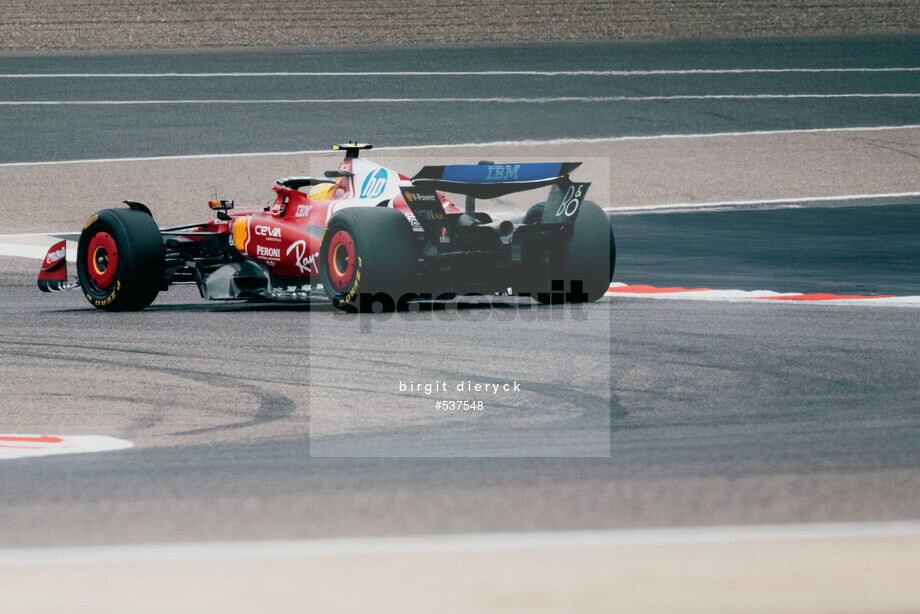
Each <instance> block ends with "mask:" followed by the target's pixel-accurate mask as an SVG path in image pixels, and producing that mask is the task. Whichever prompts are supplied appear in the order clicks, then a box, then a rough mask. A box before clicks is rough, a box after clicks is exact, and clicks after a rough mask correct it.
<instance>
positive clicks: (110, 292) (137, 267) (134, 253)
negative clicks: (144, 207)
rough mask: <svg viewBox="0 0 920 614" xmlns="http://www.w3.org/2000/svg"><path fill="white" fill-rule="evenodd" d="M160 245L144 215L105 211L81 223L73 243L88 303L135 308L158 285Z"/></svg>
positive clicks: (142, 304)
mask: <svg viewBox="0 0 920 614" xmlns="http://www.w3.org/2000/svg"><path fill="white" fill-rule="evenodd" d="M164 255H165V249H164V247H163V239H162V236H161V235H160V229H159V228H158V227H157V225H156V222H154V221H153V218H152V217H150V215H148V214H147V213H144V212H142V211H136V210H134V209H105V210H104V211H100V212H99V213H97V214H96V215H94V216H93V217H92V218H90V220H89V222H87V223H86V226H84V228H83V232H82V233H81V234H80V242H79V244H78V246H77V277H78V278H79V280H80V287H82V288H83V294H84V295H86V299H87V300H88V301H89V302H90V304H91V305H93V306H94V307H97V308H98V309H104V310H106V311H137V310H140V309H143V308H144V307H146V306H148V305H149V304H150V303H152V302H153V300H154V299H155V298H156V296H157V294H158V293H159V291H160V288H161V287H162V286H163V262H164V257H165V256H164Z"/></svg>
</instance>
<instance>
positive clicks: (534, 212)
mask: <svg viewBox="0 0 920 614" xmlns="http://www.w3.org/2000/svg"><path fill="white" fill-rule="evenodd" d="M545 208H546V203H545V202H542V203H537V204H536V205H534V206H533V207H531V208H530V209H528V210H527V213H525V214H524V223H525V224H536V223H537V222H539V221H540V220H541V219H543V209H545Z"/></svg>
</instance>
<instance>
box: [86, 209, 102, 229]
mask: <svg viewBox="0 0 920 614" xmlns="http://www.w3.org/2000/svg"><path fill="white" fill-rule="evenodd" d="M98 219H99V214H98V213H97V214H96V215H94V216H93V217H91V218H89V220H88V221H87V222H86V223H85V224H83V230H86V229H87V228H89V227H90V226H92V225H93V224H94V223H95V222H96V220H98Z"/></svg>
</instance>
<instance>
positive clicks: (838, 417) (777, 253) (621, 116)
mask: <svg viewBox="0 0 920 614" xmlns="http://www.w3.org/2000/svg"><path fill="white" fill-rule="evenodd" d="M736 45H738V46H737V47H736V46H733V44H731V43H713V44H690V43H686V44H675V45H645V46H643V45H625V46H606V47H603V46H601V47H598V46H595V47H591V48H585V47H581V46H559V47H545V48H544V47H534V48H530V49H527V50H525V51H522V52H517V51H506V52H504V53H497V52H496V51H495V49H490V48H477V49H470V50H464V51H462V52H456V51H452V52H449V53H448V52H442V51H438V50H428V53H426V54H418V53H417V52H415V51H412V52H409V51H398V50H382V51H380V52H379V53H377V54H374V55H373V56H371V55H364V54H361V53H360V52H357V51H355V52H337V53H334V54H333V53H321V52H301V51H296V52H284V51H272V52H261V53H252V52H238V53H237V52H233V53H212V54H209V53H193V54H187V55H182V56H181V62H180V61H179V60H177V59H176V56H169V55H160V54H149V55H136V56H135V55H116V56H106V57H94V56H80V57H77V58H71V57H59V56H37V57H30V58H12V59H11V58H3V59H2V60H0V66H2V70H0V73H11V72H19V73H23V72H36V73H39V72H44V73H57V72H71V71H74V70H79V72H93V71H100V72H106V71H112V72H135V71H151V72H152V71H161V70H174V69H175V66H176V65H177V64H180V63H181V66H182V70H183V71H186V70H188V71H196V70H220V71H224V70H233V71H243V70H291V69H292V66H294V65H296V66H297V69H298V70H346V71H355V70H361V69H368V70H388V69H391V67H392V65H393V64H394V63H397V64H398V65H399V67H400V68H405V67H406V66H407V65H408V66H409V68H412V69H425V70H459V69H471V70H480V69H482V68H484V67H485V66H488V68H489V69H493V70H495V69H508V70H520V69H532V68H533V65H534V64H539V65H540V67H541V69H546V70H555V69H563V70H578V69H587V70H610V69H622V68H624V67H626V68H627V69H686V68H738V67H741V68H749V67H770V68H774V67H815V66H818V67H852V66H859V67H878V68H883V67H889V68H890V67H909V66H920V52H918V49H920V46H918V45H916V39H876V40H861V41H856V42H853V41H830V42H823V43H821V44H815V43H797V42H790V41H779V42H771V43H744V44H736ZM541 53H542V55H541ZM397 60H399V61H398V62H397ZM257 79H258V78H254V77H253V78H247V79H246V80H244V81H242V82H240V83H235V84H231V85H229V86H228V85H227V84H221V85H220V86H219V88H220V92H215V91H214V90H213V89H208V90H207V91H194V90H193V89H187V90H185V89H183V90H182V91H178V90H177V88H179V87H188V88H199V87H205V86H202V85H200V84H198V83H197V82H191V81H181V80H179V81H169V82H168V83H166V84H148V83H147V82H146V81H144V83H143V87H145V88H151V89H146V90H144V91H143V92H141V91H140V90H139V88H140V87H141V86H140V85H137V84H130V85H134V86H135V87H126V86H122V85H117V86H114V87H113V85H112V84H111V83H107V82H105V81H104V80H98V79H88V80H86V81H85V82H84V81H80V83H81V84H85V85H79V84H77V85H74V84H71V83H65V82H58V81H57V80H56V79H51V80H48V81H39V80H22V81H19V80H9V81H3V82H2V89H0V91H2V92H3V96H4V98H5V99H7V100H18V101H23V100H52V99H61V98H62V97H65V96H71V97H73V98H80V99H90V98H92V99H96V100H101V99H119V100H126V99H130V98H138V97H145V98H149V99H162V98H163V97H164V96H167V95H168V96H169V97H175V98H177V99H178V98H192V97H196V96H204V95H207V96H208V97H209V98H211V97H213V96H214V95H215V93H219V94H220V95H221V97H224V96H225V95H227V91H229V90H232V91H233V92H234V94H238V95H240V96H241V97H257V96H256V93H257V91H258V93H259V94H260V95H261V94H265V92H266V90H267V91H268V92H270V94H269V95H270V96H271V97H273V98H274V97H286V96H296V97H303V96H305V95H306V93H309V95H310V97H313V96H314V88H315V81H308V82H305V83H303V84H294V85H290V87H293V88H295V90H294V91H291V92H290V93H284V92H280V91H279V87H282V86H284V87H287V85H285V84H284V83H282V84H281V85H279V83H278V81H279V80H277V79H276V80H273V81H271V82H270V83H267V84H266V87H265V88H264V89H261V90H260V89H259V88H258V87H255V84H256V83H257V82H258V81H257ZM592 79H593V78H592ZM630 79H633V80H628V79H627V80H626V81H625V82H624V81H621V80H618V78H617V79H614V78H611V77H605V78H603V79H599V80H598V81H597V82H596V83H595V82H592V81H585V82H582V81H579V82H578V84H579V85H578V86H577V87H578V88H581V89H582V90H584V91H589V92H590V95H592V96H619V95H622V94H623V93H624V92H626V93H628V94H630V95H632V94H641V95H649V94H657V93H663V92H665V91H666V93H667V94H668V95H671V94H673V93H675V92H691V91H692V92H694V93H718V92H736V91H744V92H759V93H764V92H766V91H768V90H769V92H771V93H776V92H789V91H797V92H801V91H808V92H812V93H815V92H819V93H822V94H823V93H828V92H832V91H833V92H841V91H845V92H850V93H866V92H870V91H873V92H888V93H891V92H902V93H903V92H908V93H909V92H918V91H920V78H918V74H917V73H904V72H899V73H890V74H889V73H881V74H876V73H870V74H867V75H853V74H840V73H821V74H820V75H819V76H817V77H816V76H814V75H811V76H802V75H800V74H797V73H783V74H779V75H778V74H775V73H770V74H769V75H763V74H758V73H753V74H744V75H721V76H718V75H715V76H714V75H701V76H699V75H698V76H697V77H693V78H691V76H690V75H670V76H668V75H659V76H656V77H655V78H654V79H647V80H645V79H646V78H642V79H639V78H637V77H631V78H630ZM637 79H639V80H637ZM280 81H285V80H280ZM330 81H331V83H330V85H329V86H328V87H329V88H330V89H329V90H325V89H324V90H323V93H322V94H321V96H322V97H327V96H333V95H334V96H350V95H352V94H353V93H360V94H361V95H374V96H376V95H378V94H380V91H381V88H385V87H390V86H389V83H390V81H389V80H388V79H377V80H376V81H374V80H373V79H372V78H368V79H367V80H364V79H363V78H362V79H361V80H354V79H353V80H351V81H350V82H348V83H345V84H343V83H341V82H338V85H336V82H335V80H334V79H330ZM325 82H326V80H325V78H324V83H325ZM120 83H122V82H121V81H119V84H120ZM184 83H188V85H187V86H185V85H183V84H184ZM310 83H313V85H310ZM558 83H559V82H558V81H552V80H551V82H550V83H549V85H550V86H551V87H552V88H557V87H559V84H558ZM11 84H12V85H11ZM483 84H486V81H480V79H479V78H478V77H477V78H475V79H473V80H472V85H469V84H464V83H460V82H458V81H456V80H448V81H447V82H434V81H430V80H426V79H409V80H408V82H407V83H403V84H401V85H399V86H393V89H392V90H390V91H389V92H388V93H387V95H388V96H390V95H392V96H397V95H399V96H403V95H405V92H406V91H407V90H408V89H413V90H414V91H413V96H431V95H437V96H443V95H450V96H456V95H464V96H465V95H468V94H467V91H468V89H469V88H473V89H476V91H475V92H474V93H473V95H475V96H482V95H485V94H486V93H487V91H488V92H491V91H494V88H496V87H502V88H507V89H506V90H505V91H504V92H503V93H502V94H501V95H503V96H504V95H507V96H542V95H545V89H546V87H542V86H541V85H540V84H535V83H534V82H533V80H532V79H531V78H529V77H523V76H511V77H505V78H502V79H500V80H497V81H496V82H491V83H488V87H480V86H481V85H483ZM378 86H379V87H378ZM79 87H87V88H89V89H88V90H87V91H77V89H75V88H79ZM206 87H208V88H212V86H210V85H208V86H206ZM325 87H326V86H325V85H324V88H325ZM55 88H57V89H55ZM155 88H163V89H162V90H161V91H157V90H156V89H155ZM336 88H338V89H336ZM416 88H418V89H416ZM451 88H453V89H451ZM368 90H372V91H368ZM627 90H628V91H627ZM77 94H79V95H77ZM281 94H283V96H281ZM488 95H492V94H488ZM443 104H447V103H439V105H443ZM451 104H452V105H453V103H451ZM477 105H479V103H457V104H456V105H454V106H451V107H449V108H448V107H443V106H438V105H432V104H428V105H420V106H418V107H415V106H412V104H409V105H408V106H403V105H401V104H396V103H394V104H393V106H392V108H384V107H375V109H376V110H375V111H373V113H368V115H367V116H364V115H362V114H361V110H360V109H355V108H353V107H349V108H348V109H344V108H343V109H336V108H327V107H326V106H324V105H311V106H310V107H309V109H305V108H304V105H293V107H294V108H293V109H288V108H287V107H285V105H273V106H272V108H271V109H268V110H266V109H265V108H261V107H259V106H252V107H249V106H247V107H245V109H244V108H242V107H234V106H232V105H213V106H212V107H208V108H207V110H206V112H202V110H201V109H198V110H196V111H194V112H190V111H189V109H187V108H186V107H185V106H184V105H163V106H158V105H149V106H144V107H135V106H117V107H100V106H48V107H42V108H37V107H30V106H22V105H20V106H2V107H0V118H2V120H3V125H4V129H3V130H4V133H3V136H4V139H3V145H2V147H3V149H2V151H0V158H2V161H3V162H31V161H53V160H69V159H84V158H108V157H120V156H149V155H180V154H194V153H214V152H218V153H221V152H222V153H230V152H241V151H280V150H285V149H308V148H313V147H315V148H320V147H324V146H325V145H327V144H328V143H329V142H332V141H337V140H340V139H341V138H342V137H343V136H344V137H345V138H351V137H358V138H362V139H365V138H366V140H370V141H372V142H385V143H387V144H392V145H411V144H419V143H458V142H474V141H493V140H502V139H513V140H519V139H527V138H533V139H554V138H561V137H578V136H586V137H594V136H612V135H617V134H632V133H638V134H665V133H671V132H675V131H677V132H680V131H689V132H719V131H750V130H762V129H780V128H789V127H797V128H824V127H834V126H859V125H909V124H917V123H920V112H918V109H920V105H917V104H916V100H914V99H905V100H899V99H888V98H859V99H846V98H844V99H841V98H835V99H801V100H800V99H793V100H747V101H739V100H731V101H725V100H720V101H709V102H706V101H700V100H684V101H679V100H672V101H661V102H660V103H622V104H621V103H619V102H601V103H563V102H560V103H546V104H542V103H541V104H539V105H537V104H533V103H521V104H520V105H517V104H509V105H508V106H507V107H504V106H503V107H501V109H499V110H498V111H496V112H495V113H496V115H495V117H491V116H490V113H491V111H492V109H494V107H491V106H489V107H487V111H485V112H484V111H483V108H482V106H481V105H480V106H477ZM573 105H574V106H573ZM582 105H583V106H582ZM307 111H308V112H309V118H308V119H304V117H305V115H307ZM151 114H153V115H151ZM355 114H357V115H355ZM152 118H154V121H153V122H152V123H151V119H152ZM343 119H348V121H351V122H354V123H353V124H350V125H351V126H352V127H353V130H352V132H355V133H356V134H350V133H346V134H343V133H342V128H341V125H340V124H338V123H337V122H339V121H341V120H343ZM228 125H232V126H234V129H233V130H228V129H227V126H228ZM347 125H348V124H347ZM369 126H370V127H369ZM410 126H411V127H412V128H413V130H411V131H407V128H408V127H410ZM358 128H361V130H360V131H359V130H358ZM346 132H347V131H346ZM366 135H369V136H366ZM908 153H909V152H908ZM62 189H64V190H66V186H64V187H63V188H62ZM614 223H615V226H616V229H617V238H618V241H619V247H620V250H619V265H618V272H617V275H616V279H617V280H622V281H626V282H630V283H650V284H666V285H684V286H686V287H694V286H699V287H738V288H742V289H770V290H778V291H781V290H787V289H788V290H794V291H802V292H808V291H822V290H833V291H836V292H849V291H859V292H860V293H866V294H872V293H891V294H918V293H920V288H918V287H917V286H918V283H917V281H916V276H915V275H913V276H912V272H914V271H916V270H917V263H918V261H920V250H918V245H917V239H916V237H917V228H918V226H920V216H918V214H917V207H916V202H915V200H911V199H902V200H901V201H900V202H897V203H889V204H887V205H877V206H864V207H823V208H814V209H811V208H809V209H793V208H785V209H768V210H759V209H755V210H734V211H730V212H687V213H655V214H648V215H629V216H626V215H616V216H614ZM46 230H47V228H44V227H42V228H36V231H46ZM675 237H678V239H675ZM31 267H32V263H28V265H27V264H25V263H23V261H20V260H15V261H5V262H4V266H3V273H2V278H0V279H2V282H0V283H2V285H3V292H2V295H0V313H2V318H0V338H2V340H3V343H2V346H0V347H2V350H0V362H2V365H3V383H2V384H0V392H2V398H3V399H4V401H3V407H4V410H5V411H4V420H3V422H4V430H5V432H11V433H17V432H18V433H65V432H66V433H67V434H106V435H113V436H117V437H122V438H125V439H129V440H131V441H133V442H134V443H135V444H136V447H135V448H134V449H131V450H126V451H120V452H111V453H101V454H86V455H73V456H61V457H49V458H38V459H22V460H17V461H8V462H2V463H0V483H2V484H3V498H2V501H0V508H2V510H0V512H2V513H0V517H2V518H3V522H2V523H0V545H2V546H4V547H22V546H59V545H92V544H111V543H128V544H130V543H150V542H167V541H203V540H215V539H223V540H238V539H261V538H278V539H285V538H299V537H342V536H367V535H410V534H442V533H469V532H490V531H515V532H517V531H534V530H546V531H553V530H563V529H588V528H590V529H601V528H623V527H660V526H693V525H719V524H736V525H737V524H757V523H785V522H811V521H827V520H854V521H862V520H867V521H868V520H874V521H877V520H899V519H910V518H916V517H917V516H918V510H920V506H918V504H920V501H918V493H920V471H918V465H920V455H918V453H917V443H916V442H917V440H918V435H920V420H918V413H917V411H918V405H917V403H918V401H917V399H918V398H920V389H918V383H917V381H918V380H917V377H916V373H917V372H918V367H920V364H918V363H920V356H918V353H917V349H916V347H917V346H916V339H917V338H918V337H920V334H918V333H920V330H918V329H920V318H918V316H917V311H916V310H915V309H913V308H891V307H874V306H859V307H850V306H835V305H832V304H794V305H791V304H775V303H769V304H765V303H753V304H749V303H744V304H738V303H722V302H700V301H680V302H676V301H674V302H672V301H655V300H644V299H619V298H618V299H605V300H603V301H602V302H599V303H597V304H593V305H590V306H587V307H585V308H583V309H581V310H571V309H569V310H551V309H547V308H535V307H532V306H531V305H529V304H524V303H519V302H518V301H514V300H503V301H500V302H499V303H500V304H498V305H494V306H491V307H489V308H481V307H479V306H478V305H475V304H469V305H467V307H466V308H462V309H460V308H457V309H456V310H450V311H448V312H446V313H441V314H438V313H435V314H414V315H413V314H409V315H402V316H392V317H387V316H371V317H369V318H361V319H359V318H349V317H347V316H343V315H339V314H336V313H333V312H332V311H331V310H329V309H327V308H324V307H316V308H315V309H310V310H309V311H308V310H306V309H304V308H293V309H292V308H285V307H277V306H251V305H217V304H206V303H202V302H200V301H199V300H198V299H197V297H196V293H195V292H194V291H192V290H190V289H188V288H185V289H176V290H174V291H170V292H169V293H167V294H165V295H163V296H162V298H161V299H158V301H157V303H155V305H154V306H153V307H152V308H151V309H150V310H148V311H145V312H143V313H140V314H104V313H101V312H96V311H94V310H92V309H91V308H90V307H89V306H88V305H86V304H85V303H84V301H83V299H82V298H81V297H80V296H79V295H75V294H66V295H53V296H40V295H38V293H37V291H36V290H35V288H34V279H33V276H32V273H31ZM722 284H728V286H724V285H722ZM439 315H440V316H444V317H443V319H441V318H440V317H439ZM410 379H411V380H414V381H417V382H432V381H437V380H445V379H449V380H451V381H452V382H456V381H458V380H472V381H482V382H495V383H498V382H505V381H508V380H519V381H521V382H523V384H524V385H523V388H524V389H525V390H526V393H524V394H522V395H520V396H518V397H513V398H505V399H502V400H501V401H500V402H494V403H493V407H492V409H493V410H494V411H493V412H492V413H489V412H484V414H483V417H484V418H485V419H484V420H480V421H479V423H476V422H473V421H472V420H470V419H468V417H467V416H454V417H451V418H448V417H444V416H437V415H435V414H434V413H433V412H432V411H431V410H430V408H429V407H428V406H429V405H430V401H431V400H430V399H428V398H424V397H422V396H416V397H412V398H409V397H408V396H407V395H405V394H400V393H398V391H396V390H394V389H395V388H396V386H397V385H398V382H400V381H405V380H410ZM423 407H425V408H426V409H425V412H427V413H422V408H423ZM509 416H510V417H512V418H513V419H510V420H508V419H507V418H508V417H509ZM477 417H478V416H477ZM599 428H602V430H601V433H600V434H601V439H598V432H599ZM495 433H499V434H500V435H501V437H498V438H496V436H495ZM599 442H601V444H600V445H601V447H602V449H600V451H599V447H598V446H599ZM608 454H609V456H608ZM362 455H363V456H366V457H365V458H358V457H356V456H362ZM439 455H444V456H447V458H435V457H436V456H439ZM470 455H472V456H480V458H464V456H470ZM506 455H507V456H512V457H513V456H526V458H501V457H502V456H506ZM413 456H417V457H420V458H411V457H413ZM579 456H581V458H579ZM394 457H399V458H394Z"/></svg>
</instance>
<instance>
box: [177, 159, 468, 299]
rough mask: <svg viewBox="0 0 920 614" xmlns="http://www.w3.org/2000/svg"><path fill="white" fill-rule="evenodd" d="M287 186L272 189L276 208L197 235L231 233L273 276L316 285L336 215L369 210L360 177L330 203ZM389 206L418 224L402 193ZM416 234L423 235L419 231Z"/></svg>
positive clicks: (237, 216) (215, 224)
mask: <svg viewBox="0 0 920 614" xmlns="http://www.w3.org/2000/svg"><path fill="white" fill-rule="evenodd" d="M339 170H340V171H345V172H351V170H352V160H351V159H345V160H343V161H342V163H341V165H340V167H339ZM397 176H398V179H397V178H396V177H394V181H397V182H399V181H409V178H408V177H406V176H405V175H401V174H398V175H397ZM283 181H284V180H279V182H277V183H275V185H274V186H272V189H273V190H274V191H275V193H276V196H275V201H274V203H273V204H272V205H271V206H270V207H266V208H263V209H260V210H256V211H252V210H248V211H247V210H243V211H234V212H232V213H230V218H231V220H229V221H228V220H220V219H215V220H211V221H209V222H207V225H206V226H199V227H198V228H196V229H194V230H193V232H202V231H206V232H220V233H226V234H228V235H230V236H231V239H230V240H232V241H233V243H234V245H235V246H236V248H237V250H238V251H239V252H240V253H241V254H243V255H244V256H247V257H249V258H251V259H252V260H255V261H257V262H260V263H262V264H264V265H265V266H267V267H268V268H269V270H270V271H271V272H272V274H273V275H276V276H279V277H286V278H302V281H300V283H310V278H312V277H316V276H319V251H320V244H321V243H322V239H323V232H324V230H325V228H326V223H327V222H328V220H329V218H330V217H332V213H334V211H336V210H338V208H337V206H338V205H344V206H367V205H362V204H357V203H356V202H355V200H354V199H355V196H356V193H357V190H356V187H355V185H354V181H355V179H354V177H340V178H338V179H336V180H335V183H334V185H335V187H334V190H333V194H332V198H331V199H329V200H311V199H310V198H309V196H308V195H307V194H306V193H305V192H302V191H301V190H300V189H296V188H290V187H285V186H284V185H282V182H283ZM330 182H331V181H330ZM438 196H439V198H440V200H441V204H442V205H443V206H444V208H445V211H447V212H449V213H460V209H458V208H457V207H455V206H454V205H453V204H452V203H451V202H450V201H449V200H447V199H446V198H445V197H444V196H443V195H442V194H440V193H438ZM385 206H388V207H392V208H394V209H397V210H399V211H402V212H403V213H405V214H407V216H408V217H409V219H410V220H412V219H414V218H413V217H412V214H411V211H410V210H409V207H408V205H407V204H406V201H405V199H404V197H403V196H402V195H401V194H399V195H397V196H394V197H393V198H392V199H390V200H389V202H387V204H386V205H385ZM413 226H415V225H413ZM416 230H417V231H421V229H420V228H417V227H416ZM189 236H190V237H193V236H194V235H193V234H192V235H189ZM330 268H331V269H334V267H330Z"/></svg>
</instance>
